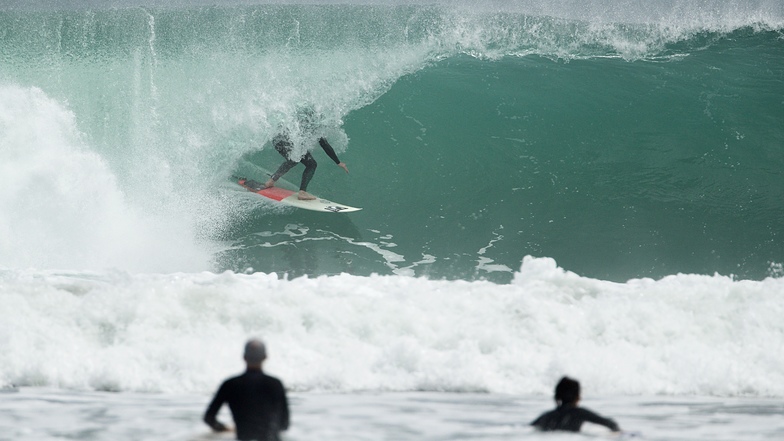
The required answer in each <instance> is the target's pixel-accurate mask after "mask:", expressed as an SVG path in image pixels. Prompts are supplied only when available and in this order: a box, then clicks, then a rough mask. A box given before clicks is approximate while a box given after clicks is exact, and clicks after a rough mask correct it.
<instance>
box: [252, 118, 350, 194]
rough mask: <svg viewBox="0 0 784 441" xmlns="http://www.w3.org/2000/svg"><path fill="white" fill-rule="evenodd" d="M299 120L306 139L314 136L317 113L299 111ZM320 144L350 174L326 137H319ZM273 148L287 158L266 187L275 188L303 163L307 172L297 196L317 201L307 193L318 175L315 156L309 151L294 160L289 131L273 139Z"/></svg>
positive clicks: (303, 175)
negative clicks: (283, 177) (311, 181)
mask: <svg viewBox="0 0 784 441" xmlns="http://www.w3.org/2000/svg"><path fill="white" fill-rule="evenodd" d="M297 120H298V122H299V128H300V130H301V131H302V132H303V134H304V135H305V137H308V136H309V135H312V134H313V132H314V130H315V128H316V127H317V126H318V121H317V120H318V117H317V115H316V113H315V112H314V111H313V110H312V109H310V108H306V109H304V110H300V111H298V113H297ZM318 143H319V145H320V146H321V148H322V149H324V152H325V153H326V154H327V156H329V157H330V158H331V159H332V160H333V161H335V164H337V165H338V166H340V167H341V168H342V169H343V170H345V171H346V173H348V167H346V163H345V162H341V161H340V159H338V155H337V154H336V153H335V150H334V149H333V148H332V146H331V145H330V144H329V142H327V140H326V139H325V138H324V137H319V138H318ZM272 146H273V147H275V150H277V151H278V153H280V155H281V156H283V157H284V158H286V160H285V161H284V162H283V164H281V165H280V167H278V170H277V171H276V172H275V173H274V174H273V175H272V176H271V177H270V179H269V180H268V181H267V182H266V183H264V187H265V188H269V187H272V186H274V185H275V182H277V180H278V179H280V178H281V177H282V176H283V175H285V174H286V173H287V172H288V171H289V170H291V169H292V168H293V167H294V166H295V165H297V164H298V163H302V165H304V166H305V171H303V172H302V181H301V182H300V185H299V194H297V198H299V199H302V200H312V199H316V197H315V196H313V195H312V194H310V193H308V192H307V189H308V183H310V180H311V179H313V175H314V174H315V173H316V167H317V166H318V164H317V163H316V160H315V159H314V158H313V155H311V154H310V152H309V151H307V152H305V154H304V155H302V156H301V157H300V158H299V159H297V160H294V159H292V158H291V152H292V150H293V147H294V143H293V142H292V141H291V136H290V133H289V132H288V131H287V130H286V131H283V132H282V133H280V134H278V135H277V136H275V138H273V139H272Z"/></svg>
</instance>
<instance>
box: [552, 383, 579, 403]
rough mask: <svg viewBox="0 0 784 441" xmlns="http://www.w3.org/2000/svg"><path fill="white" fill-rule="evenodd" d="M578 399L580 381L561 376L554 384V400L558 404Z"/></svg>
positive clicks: (574, 401) (573, 401)
mask: <svg viewBox="0 0 784 441" xmlns="http://www.w3.org/2000/svg"><path fill="white" fill-rule="evenodd" d="M579 399H580V382H579V381H577V380H573V379H571V378H569V377H563V378H561V381H559V382H558V384H557V385H556V386H555V401H556V402H557V403H558V404H559V405H562V404H574V403H576V402H577V400H579Z"/></svg>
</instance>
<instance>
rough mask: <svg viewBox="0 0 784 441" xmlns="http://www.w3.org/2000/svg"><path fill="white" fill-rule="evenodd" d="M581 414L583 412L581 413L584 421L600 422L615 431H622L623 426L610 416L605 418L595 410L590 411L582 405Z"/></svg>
mask: <svg viewBox="0 0 784 441" xmlns="http://www.w3.org/2000/svg"><path fill="white" fill-rule="evenodd" d="M580 414H581V415H580V416H581V418H582V419H583V420H584V421H588V422H591V423H594V424H600V425H602V426H604V427H606V428H608V429H610V430H612V431H613V432H620V431H621V428H620V427H618V423H616V422H615V421H613V420H611V419H610V418H605V417H603V416H599V415H598V414H596V413H594V412H592V411H590V410H588V409H585V408H582V407H581V408H580Z"/></svg>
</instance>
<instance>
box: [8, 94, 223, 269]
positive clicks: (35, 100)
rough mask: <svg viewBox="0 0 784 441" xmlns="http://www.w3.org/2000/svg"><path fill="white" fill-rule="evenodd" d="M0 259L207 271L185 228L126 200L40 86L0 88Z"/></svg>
mask: <svg viewBox="0 0 784 441" xmlns="http://www.w3.org/2000/svg"><path fill="white" fill-rule="evenodd" d="M0 188H2V193H0V262H3V264H4V265H7V266H14V267H17V268H20V267H21V268H24V267H38V268H66V269H88V268H89V269H95V268H111V267H122V268H126V269H129V270H138V271H151V270H158V271H165V270H166V269H167V268H170V269H171V270H173V269H174V268H182V267H183V266H185V267H188V268H194V269H197V268H208V258H209V254H207V252H206V250H205V251H200V250H199V248H198V247H197V246H195V245H193V233H192V232H191V231H189V230H188V226H187V225H182V224H181V223H178V222H175V221H174V219H173V218H170V220H168V221H167V220H166V219H165V218H161V217H160V216H154V215H149V214H143V213H141V212H140V211H138V210H136V209H135V208H134V207H133V206H132V205H131V204H129V203H128V202H127V201H126V199H125V197H124V194H123V193H122V191H121V190H120V189H119V187H118V185H117V182H116V180H115V176H114V174H113V173H112V170H111V169H110V167H109V165H108V164H107V163H106V162H105V161H104V160H103V159H102V158H101V157H100V156H99V155H98V154H96V153H94V152H92V151H90V150H89V149H87V148H86V146H85V144H84V142H83V139H82V135H81V133H80V132H79V131H78V129H77V125H76V121H75V117H74V115H73V113H71V112H70V111H69V110H68V109H67V108H66V107H65V106H63V105H62V104H61V103H59V102H57V101H56V100H54V99H51V98H50V97H48V96H46V94H44V92H43V91H42V90H41V89H38V88H35V87H32V88H23V87H18V86H0Z"/></svg>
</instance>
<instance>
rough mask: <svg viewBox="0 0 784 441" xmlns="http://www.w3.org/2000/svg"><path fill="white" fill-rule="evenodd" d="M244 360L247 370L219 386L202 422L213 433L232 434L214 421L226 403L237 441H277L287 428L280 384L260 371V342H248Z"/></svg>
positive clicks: (264, 354)
mask: <svg viewBox="0 0 784 441" xmlns="http://www.w3.org/2000/svg"><path fill="white" fill-rule="evenodd" d="M244 358H245V363H246V365H247V370H246V371H245V373H244V374H242V375H239V376H236V377H233V378H229V379H228V380H226V381H224V382H223V384H221V386H220V388H219V389H218V392H217V393H216V394H215V397H214V398H213V399H212V402H210V405H209V407H207V412H206V413H205V414H204V422H205V423H207V425H208V426H210V427H211V428H212V430H213V431H215V432H226V431H229V430H231V429H229V428H228V427H227V426H226V425H224V424H223V423H221V422H220V421H218V420H217V418H216V416H217V415H218V411H219V410H220V408H221V406H223V403H228V404H229V409H230V410H231V415H232V417H233V419H234V424H235V425H236V430H237V439H238V440H259V441H279V440H280V432H281V431H283V430H286V429H288V427H289V405H288V400H287V399H286V391H285V389H284V388H283V383H281V382H280V380H278V379H277V378H274V377H271V376H269V375H266V374H265V373H264V372H263V371H262V370H261V364H262V363H263V362H264V360H265V359H266V358H267V350H266V347H265V346H264V343H263V342H261V340H256V339H251V340H248V342H247V343H246V344H245V357H244Z"/></svg>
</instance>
